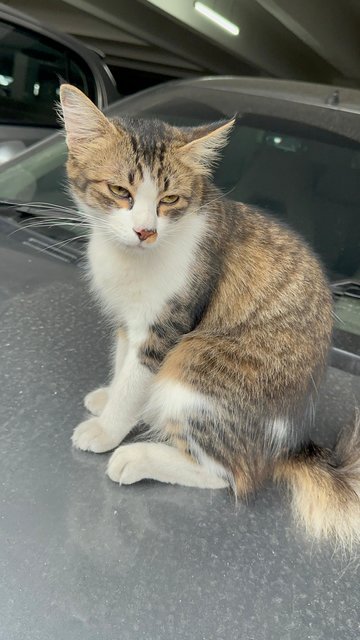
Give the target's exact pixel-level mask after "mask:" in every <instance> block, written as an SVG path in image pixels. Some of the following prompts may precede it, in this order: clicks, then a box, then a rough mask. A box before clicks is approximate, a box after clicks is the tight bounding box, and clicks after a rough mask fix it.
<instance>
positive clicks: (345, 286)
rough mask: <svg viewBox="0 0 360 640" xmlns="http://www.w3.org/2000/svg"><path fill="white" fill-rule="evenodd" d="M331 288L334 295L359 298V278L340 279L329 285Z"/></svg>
mask: <svg viewBox="0 0 360 640" xmlns="http://www.w3.org/2000/svg"><path fill="white" fill-rule="evenodd" d="M331 290H332V292H333V294H334V295H335V296H348V297H349V298H360V281H359V280H340V281H339V282H334V283H333V284H332V285H331Z"/></svg>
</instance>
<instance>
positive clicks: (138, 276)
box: [88, 216, 205, 342]
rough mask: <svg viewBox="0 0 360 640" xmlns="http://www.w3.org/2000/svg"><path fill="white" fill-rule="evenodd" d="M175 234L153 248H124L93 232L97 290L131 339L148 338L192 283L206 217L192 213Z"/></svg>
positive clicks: (92, 264) (92, 256)
mask: <svg viewBox="0 0 360 640" xmlns="http://www.w3.org/2000/svg"><path fill="white" fill-rule="evenodd" d="M175 226H176V232H175V228H174V231H173V232H172V233H171V234H168V235H167V237H164V238H163V240H161V239H160V240H159V244H158V246H154V247H152V248H150V249H143V250H142V249H139V248H135V249H125V250H124V249H123V248H122V247H121V246H120V245H117V244H114V243H111V242H109V240H108V239H107V238H106V237H105V236H104V234H103V233H101V231H98V230H95V231H94V232H93V234H92V237H91V240H90V243H89V248H88V258H89V264H90V270H91V275H92V282H93V288H94V290H95V292H96V293H97V295H98V296H99V297H100V300H101V301H102V303H103V305H104V306H105V309H106V311H107V312H109V313H110V314H111V315H112V317H113V318H114V320H115V322H117V323H121V324H123V323H125V324H126V326H127V329H128V332H129V339H130V340H131V341H134V342H137V341H139V340H140V341H142V340H143V339H144V338H145V336H146V333H147V329H148V327H149V325H150V324H152V323H153V322H154V321H155V320H156V318H157V317H159V315H160V314H161V311H162V309H163V308H164V306H165V304H166V302H167V301H168V300H169V299H171V298H172V297H173V296H174V295H176V294H178V293H181V291H184V290H185V289H186V287H187V286H188V284H189V282H190V278H191V274H192V272H193V269H194V266H195V263H196V254H197V245H198V242H199V240H200V239H201V238H202V237H203V234H204V233H205V220H204V218H203V217H200V216H186V217H185V218H184V219H183V220H182V221H178V222H177V223H176V224H175Z"/></svg>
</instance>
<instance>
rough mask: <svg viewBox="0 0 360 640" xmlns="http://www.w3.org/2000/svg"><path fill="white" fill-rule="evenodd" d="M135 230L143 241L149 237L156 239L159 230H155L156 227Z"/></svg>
mask: <svg viewBox="0 0 360 640" xmlns="http://www.w3.org/2000/svg"><path fill="white" fill-rule="evenodd" d="M134 231H135V233H136V235H137V237H138V238H139V239H140V240H141V242H143V241H144V240H148V239H149V238H151V239H152V241H154V240H155V239H156V236H157V231H155V229H134Z"/></svg>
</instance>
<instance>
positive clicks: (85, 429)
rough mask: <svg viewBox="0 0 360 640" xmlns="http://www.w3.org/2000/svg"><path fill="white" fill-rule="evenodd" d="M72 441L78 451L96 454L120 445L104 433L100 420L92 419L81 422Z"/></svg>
mask: <svg viewBox="0 0 360 640" xmlns="http://www.w3.org/2000/svg"><path fill="white" fill-rule="evenodd" d="M71 440H72V443H73V446H74V447H75V448H76V449H82V451H93V452H94V453H103V452H104V451H110V449H114V447H116V446H117V445H118V444H119V441H118V440H114V438H112V437H111V436H110V435H109V434H108V433H106V431H104V429H103V427H102V424H101V422H100V420H99V419H98V418H90V420H85V422H81V423H80V424H79V425H78V426H77V427H76V428H75V429H74V433H73V434H72V438H71Z"/></svg>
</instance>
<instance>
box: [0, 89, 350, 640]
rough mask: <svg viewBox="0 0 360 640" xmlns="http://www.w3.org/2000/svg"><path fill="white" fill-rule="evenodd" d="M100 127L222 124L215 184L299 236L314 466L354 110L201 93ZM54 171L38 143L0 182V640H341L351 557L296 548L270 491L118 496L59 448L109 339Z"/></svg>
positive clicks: (338, 368) (134, 100)
mask: <svg viewBox="0 0 360 640" xmlns="http://www.w3.org/2000/svg"><path fill="white" fill-rule="evenodd" d="M106 113H107V115H108V116H111V117H116V116H121V114H124V113H127V114H131V115H133V116H134V117H146V118H154V117H157V118H161V119H163V120H166V121H167V122H169V123H171V124H177V125H186V126H188V125H196V124H199V123H204V122H207V121H216V120H221V119H222V118H224V117H227V118H228V117H230V116H232V115H233V114H234V113H237V114H238V116H237V123H236V127H235V130H234V132H233V134H232V137H231V139H230V142H229V145H228V147H227V149H225V151H224V155H223V159H222V161H221V162H220V163H219V165H218V167H217V170H216V173H215V181H216V183H217V184H218V185H219V186H220V187H221V188H222V190H223V192H224V195H228V196H229V197H231V198H233V199H235V200H240V201H243V202H246V203H248V204H249V205H255V206H257V207H261V208H263V209H265V210H267V211H269V212H270V214H272V215H274V216H277V217H278V218H279V219H281V220H283V221H285V222H287V223H288V224H290V225H291V226H293V227H294V228H295V229H297V230H298V231H299V232H300V233H302V235H303V236H304V237H305V238H306V239H307V241H308V242H309V243H310V244H311V245H312V247H313V248H314V249H315V251H316V252H317V253H318V254H319V256H320V257H321V259H322V261H323V263H324V265H325V267H326V270H327V273H328V276H329V279H330V282H331V286H332V289H333V293H334V307H335V317H336V327H335V331H334V339H333V348H332V352H331V356H330V361H329V367H328V371H327V376H326V380H325V382H324V384H323V386H322V388H321V389H319V401H318V407H317V412H316V420H315V426H314V433H313V434H312V437H313V439H314V440H315V441H317V442H319V443H320V444H322V445H326V446H332V445H333V444H334V442H335V440H336V438H337V435H338V433H339V431H340V430H341V428H342V427H343V426H344V425H346V424H347V423H348V422H351V421H352V419H353V414H354V409H355V405H356V401H359V398H360V313H359V310H360V299H359V287H360V283H359V275H360V274H359V256H360V252H359V238H360V234H359V218H360V216H359V208H360V91H356V90H347V89H346V90H341V91H337V90H336V88H334V87H330V86H320V85H310V84H306V83H296V82H287V81H275V80H265V79H251V78H235V77H216V78H202V79H196V80H186V81H176V82H171V83H169V84H167V85H163V86H159V87H156V88H153V89H149V90H147V91H144V92H141V93H140V94H136V95H133V96H130V97H128V98H126V99H123V100H120V101H119V102H117V103H115V104H114V105H112V106H111V107H110V108H108V109H107V110H106ZM65 159H66V149H65V142H64V138H63V136H62V135H61V134H56V135H54V136H52V137H51V138H49V139H47V140H44V141H41V142H39V143H38V144H36V145H35V146H34V147H32V148H30V149H28V150H26V151H24V152H23V153H22V154H21V155H19V156H18V157H17V158H14V159H13V160H11V161H9V162H8V163H6V164H4V165H3V166H2V167H1V168H0V198H1V201H2V202H1V205H0V256H1V270H0V296H1V297H0V305H1V306H0V309H1V329H0V340H1V342H0V345H1V346H0V352H1V356H2V365H1V369H0V370H1V375H2V385H1V392H0V393H1V403H0V404H1V407H2V409H1V411H2V426H1V428H0V442H1V447H0V482H1V486H2V503H1V505H2V506H1V518H0V527H1V530H2V544H1V546H0V566H1V567H2V569H1V575H2V576H3V577H2V580H1V585H0V588H1V590H2V591H3V594H4V595H3V597H2V598H1V599H0V619H1V623H0V629H1V633H2V635H3V636H4V637H6V638H9V639H10V638H16V637H29V638H31V637H35V636H36V637H37V638H40V639H42V638H44V639H45V638H50V637H51V638H54V639H57V638H59V640H60V638H61V639H62V638H77V639H84V640H85V639H86V640H92V639H95V638H97V637H100V638H101V639H102V640H110V639H112V638H114V637H121V638H124V639H129V640H132V639H133V638H134V639H135V638H136V639H138V638H146V639H149V640H155V639H156V640H165V639H166V640H168V639H169V638H179V640H181V639H184V640H185V639H188V638H191V639H197V638H199V639H200V638H206V640H215V639H216V640H219V639H220V638H227V640H238V638H266V640H280V639H283V640H285V639H290V638H291V640H303V639H304V638H314V639H317V638H320V637H324V638H325V637H326V638H335V637H336V638H344V640H345V639H346V640H355V639H357V638H358V637H359V623H360V619H359V611H358V562H357V559H356V558H357V556H356V555H354V556H350V557H348V556H346V555H343V554H342V553H341V550H339V549H337V550H335V552H334V549H333V547H332V546H330V544H327V543H323V544H321V545H317V544H316V543H314V542H313V541H309V538H308V537H307V536H306V534H304V533H303V531H302V530H299V529H297V528H296V526H295V525H294V523H293V521H292V519H291V516H290V511H289V508H288V504H287V498H286V495H285V494H284V492H282V491H281V492H279V491H278V489H277V487H274V486H269V487H267V488H265V490H264V491H263V492H262V493H261V495H260V496H258V497H257V499H256V501H254V502H251V503H250V504H235V503H234V500H233V499H232V497H231V495H229V494H228V493H227V492H226V491H201V490H197V489H189V488H185V487H172V486H168V485H161V484H156V483H152V482H142V483H139V484H136V485H132V486H129V487H118V486H116V485H115V484H114V483H112V482H111V481H110V480H108V479H107V478H106V477H105V475H104V471H105V467H106V461H107V455H91V454H86V453H82V452H79V451H77V450H74V449H72V448H71V443H70V436H71V434H72V430H73V427H74V426H75V425H76V424H77V423H78V422H79V421H80V420H81V418H82V416H83V411H84V410H83V407H82V397H83V396H84V395H85V393H86V392H88V391H89V390H91V389H93V388H95V387H97V386H99V385H100V384H103V383H104V382H105V381H106V378H107V376H108V372H109V359H110V351H111V330H110V329H109V326H108V324H107V322H106V321H105V320H104V318H102V316H101V314H100V313H99V310H98V308H97V305H96V303H95V302H94V301H93V299H92V297H91V295H90V293H89V292H88V290H87V282H86V277H84V276H85V272H84V268H83V265H84V254H85V250H86V239H87V238H86V230H83V229H82V228H81V227H79V226H78V225H76V223H75V224H73V223H74V220H73V219H74V217H75V218H76V212H75V208H74V204H73V203H72V201H71V199H70V196H69V195H68V192H67V188H66V175H65V169H64V162H65ZM320 312H321V309H319V313H320ZM130 437H131V436H130Z"/></svg>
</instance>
